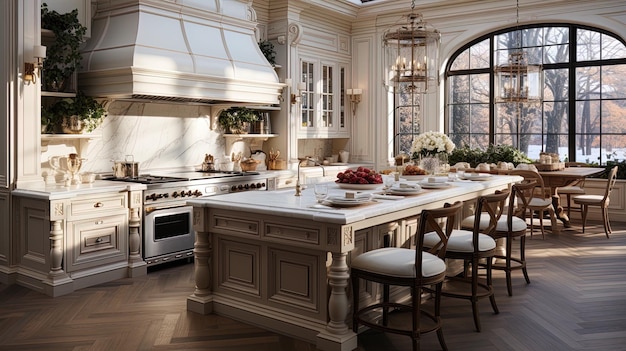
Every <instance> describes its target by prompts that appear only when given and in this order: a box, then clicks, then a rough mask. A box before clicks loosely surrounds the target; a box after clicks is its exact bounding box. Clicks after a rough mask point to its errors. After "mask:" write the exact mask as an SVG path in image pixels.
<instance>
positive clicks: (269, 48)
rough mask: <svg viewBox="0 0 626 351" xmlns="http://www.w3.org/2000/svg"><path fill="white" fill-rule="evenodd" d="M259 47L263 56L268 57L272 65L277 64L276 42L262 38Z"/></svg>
mask: <svg viewBox="0 0 626 351" xmlns="http://www.w3.org/2000/svg"><path fill="white" fill-rule="evenodd" d="M259 48H260V49H261V52H262V53H263V56H265V59H267V62H269V63H270V65H272V66H275V65H276V51H274V44H272V43H271V42H270V41H269V40H262V41H260V42H259Z"/></svg>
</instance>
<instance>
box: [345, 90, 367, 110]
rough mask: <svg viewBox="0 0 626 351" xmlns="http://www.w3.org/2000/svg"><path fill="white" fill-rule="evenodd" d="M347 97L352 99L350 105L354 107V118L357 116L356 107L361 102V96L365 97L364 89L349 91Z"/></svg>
mask: <svg viewBox="0 0 626 351" xmlns="http://www.w3.org/2000/svg"><path fill="white" fill-rule="evenodd" d="M346 95H348V96H349V97H350V104H351V105H352V116H354V115H356V107H357V105H358V104H359V102H361V95H363V90H362V89H348V90H347V91H346Z"/></svg>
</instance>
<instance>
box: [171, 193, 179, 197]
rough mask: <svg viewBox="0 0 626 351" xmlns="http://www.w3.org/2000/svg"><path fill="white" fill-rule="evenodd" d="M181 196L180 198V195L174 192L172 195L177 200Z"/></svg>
mask: <svg viewBox="0 0 626 351" xmlns="http://www.w3.org/2000/svg"><path fill="white" fill-rule="evenodd" d="M179 196H180V195H178V193H177V192H173V193H172V197H173V198H177V197H179Z"/></svg>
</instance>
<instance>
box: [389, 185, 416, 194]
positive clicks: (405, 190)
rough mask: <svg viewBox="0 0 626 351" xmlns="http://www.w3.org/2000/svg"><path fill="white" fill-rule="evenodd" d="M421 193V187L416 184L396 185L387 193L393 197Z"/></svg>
mask: <svg viewBox="0 0 626 351" xmlns="http://www.w3.org/2000/svg"><path fill="white" fill-rule="evenodd" d="M421 192H422V187H421V186H420V185H419V184H417V183H398V184H394V185H393V186H392V187H391V188H390V189H389V193H390V194H393V195H414V194H419V193H421Z"/></svg>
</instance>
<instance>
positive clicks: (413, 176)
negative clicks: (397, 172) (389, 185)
mask: <svg viewBox="0 0 626 351" xmlns="http://www.w3.org/2000/svg"><path fill="white" fill-rule="evenodd" d="M426 177H428V176H427V175H401V176H400V178H403V179H406V180H422V179H424V178H426Z"/></svg>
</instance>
